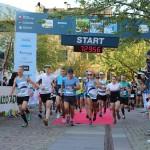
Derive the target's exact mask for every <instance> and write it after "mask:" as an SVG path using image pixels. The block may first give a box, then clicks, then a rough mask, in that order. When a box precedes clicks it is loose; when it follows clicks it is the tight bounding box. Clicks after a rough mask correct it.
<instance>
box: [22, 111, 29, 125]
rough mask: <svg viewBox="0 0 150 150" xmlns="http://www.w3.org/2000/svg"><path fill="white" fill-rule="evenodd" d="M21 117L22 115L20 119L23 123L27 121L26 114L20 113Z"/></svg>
mask: <svg viewBox="0 0 150 150" xmlns="http://www.w3.org/2000/svg"><path fill="white" fill-rule="evenodd" d="M21 117H22V119H23V120H24V122H25V123H28V121H27V118H26V115H25V114H24V113H23V114H22V115H21Z"/></svg>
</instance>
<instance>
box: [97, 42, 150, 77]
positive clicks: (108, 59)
mask: <svg viewBox="0 0 150 150" xmlns="http://www.w3.org/2000/svg"><path fill="white" fill-rule="evenodd" d="M148 47H149V44H148V43H147V42H145V41H144V40H141V41H139V40H133V39H132V40H131V39H122V40H121V41H120V46H119V48H118V49H116V50H115V51H112V52H111V50H112V49H105V51H104V52H103V53H102V54H101V55H100V57H99V60H98V61H100V62H101V65H102V66H103V67H102V68H103V69H104V70H105V71H106V72H112V73H113V74H115V75H118V76H120V75H121V74H127V76H128V78H129V79H131V78H134V74H136V73H137V72H138V71H139V70H141V69H143V68H145V66H146V63H145V61H146V57H145V54H146V53H147V50H148Z"/></svg>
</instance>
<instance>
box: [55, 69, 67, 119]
mask: <svg viewBox="0 0 150 150" xmlns="http://www.w3.org/2000/svg"><path fill="white" fill-rule="evenodd" d="M60 73H61V74H60V75H59V76H58V77H57V79H56V95H57V96H56V112H57V118H60V117H61V114H62V115H63V118H62V122H64V118H65V112H64V104H63V103H64V102H63V95H62V96H61V95H60V92H61V91H60V90H61V85H62V81H63V78H64V77H65V76H66V70H65V68H61V72H60ZM61 111H62V112H61Z"/></svg>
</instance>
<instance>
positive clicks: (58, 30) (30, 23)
mask: <svg viewBox="0 0 150 150" xmlns="http://www.w3.org/2000/svg"><path fill="white" fill-rule="evenodd" d="M47 18H48V14H46V13H31V12H16V32H26V33H38V34H67V33H69V32H70V30H71V29H72V18H71V17H67V18H65V19H64V20H60V19H58V18H54V19H47Z"/></svg>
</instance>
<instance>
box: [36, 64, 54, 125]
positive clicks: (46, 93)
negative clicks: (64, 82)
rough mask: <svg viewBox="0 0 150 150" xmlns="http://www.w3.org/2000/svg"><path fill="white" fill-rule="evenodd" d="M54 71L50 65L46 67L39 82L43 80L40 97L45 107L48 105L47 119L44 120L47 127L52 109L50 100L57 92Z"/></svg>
mask: <svg viewBox="0 0 150 150" xmlns="http://www.w3.org/2000/svg"><path fill="white" fill-rule="evenodd" d="M51 72H52V69H51V66H50V65H45V73H43V74H41V75H40V76H39V77H38V79H37V82H39V80H40V79H42V83H41V89H40V97H41V100H42V102H43V104H44V105H46V118H45V119H44V120H43V123H44V124H45V126H48V119H49V116H50V108H51V105H52V100H50V97H51V93H52V92H54V91H55V89H54V84H53V81H54V80H55V77H54V76H53V75H52V74H51Z"/></svg>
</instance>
